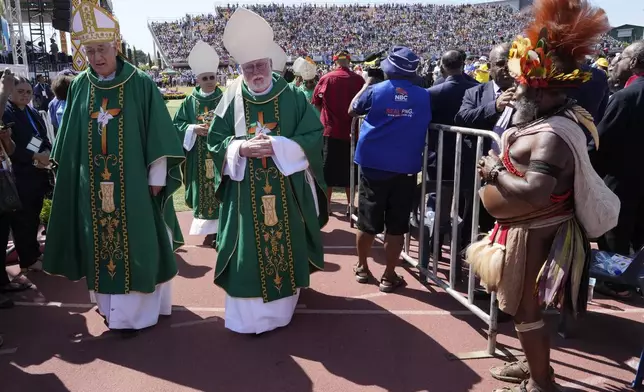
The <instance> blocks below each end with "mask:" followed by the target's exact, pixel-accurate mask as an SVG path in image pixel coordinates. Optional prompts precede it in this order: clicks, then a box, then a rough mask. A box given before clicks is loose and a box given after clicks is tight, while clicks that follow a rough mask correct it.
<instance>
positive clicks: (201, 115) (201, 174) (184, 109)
mask: <svg viewBox="0 0 644 392" xmlns="http://www.w3.org/2000/svg"><path fill="white" fill-rule="evenodd" d="M188 64H190V68H191V69H192V71H193V72H194V73H195V75H196V79H197V84H198V87H196V88H195V89H194V90H193V91H192V94H190V96H188V97H187V98H186V99H185V100H184V101H183V103H182V104H181V107H179V110H178V111H177V113H176V114H175V116H174V124H175V125H176V126H177V129H178V130H179V136H180V138H181V140H183V148H184V149H185V151H186V164H185V166H184V170H183V181H184V184H185V188H186V205H187V206H188V207H190V208H192V211H193V216H194V219H193V220H192V225H191V227H190V235H205V236H206V238H205V240H204V245H214V240H215V238H216V235H217V228H218V219H217V218H218V217H219V201H218V200H217V199H216V198H215V171H214V159H213V155H212V153H211V152H210V151H209V150H208V145H207V142H206V135H207V134H208V129H209V128H210V123H211V122H212V120H213V118H214V112H215V108H216V107H217V104H218V103H219V100H220V99H221V94H222V92H221V90H220V89H219V87H217V70H218V68H219V56H218V55H217V52H216V51H215V49H214V48H212V47H211V46H210V45H208V44H207V43H205V42H203V41H198V42H197V44H196V45H195V46H194V48H193V49H192V51H191V52H190V55H189V56H188Z"/></svg>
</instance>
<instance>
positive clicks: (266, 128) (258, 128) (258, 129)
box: [248, 112, 277, 169]
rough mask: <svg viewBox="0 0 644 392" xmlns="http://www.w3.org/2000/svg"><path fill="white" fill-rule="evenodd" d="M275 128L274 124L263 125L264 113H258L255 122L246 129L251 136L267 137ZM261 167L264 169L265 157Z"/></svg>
mask: <svg viewBox="0 0 644 392" xmlns="http://www.w3.org/2000/svg"><path fill="white" fill-rule="evenodd" d="M276 127H277V123H276V122H272V123H264V112H259V113H257V122H255V123H254V124H252V126H251V127H250V128H249V129H248V133H249V134H251V135H257V134H259V133H262V134H264V135H267V134H269V133H270V132H271V131H272V130H273V129H275V128H276ZM262 167H263V168H264V169H266V157H264V158H262Z"/></svg>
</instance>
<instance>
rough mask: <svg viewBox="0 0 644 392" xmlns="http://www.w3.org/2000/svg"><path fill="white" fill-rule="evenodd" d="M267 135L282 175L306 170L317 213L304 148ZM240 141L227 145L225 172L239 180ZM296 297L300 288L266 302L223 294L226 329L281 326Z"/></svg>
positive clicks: (243, 161)
mask: <svg viewBox="0 0 644 392" xmlns="http://www.w3.org/2000/svg"><path fill="white" fill-rule="evenodd" d="M270 138H271V140H272V144H273V151H274V153H275V154H274V155H273V157H272V159H273V161H274V162H275V166H277V168H278V169H279V171H280V172H281V173H282V174H283V175H284V176H290V175H291V174H293V173H297V172H301V171H304V170H306V181H307V182H308V184H309V186H310V188H311V193H312V194H313V199H314V202H315V210H316V212H317V213H318V215H319V214H320V211H319V207H318V198H317V193H316V192H315V181H314V180H313V176H312V175H311V172H310V170H309V161H308V159H306V155H305V154H304V151H302V148H301V147H300V146H299V145H298V144H297V143H296V142H294V141H292V140H291V139H288V138H286V137H283V136H271V137H270ZM242 143H243V141H242V140H235V141H233V142H231V143H230V145H228V149H227V150H226V163H225V167H224V175H227V176H228V177H230V179H231V180H233V181H241V180H242V179H243V178H244V174H245V172H246V158H243V157H241V156H240V155H239V148H240V147H241V145H242ZM299 297H300V291H299V289H298V290H297V291H296V293H295V295H292V296H290V297H286V298H282V299H278V300H277V301H272V302H267V303H264V300H263V299H262V298H261V297H258V298H236V297H231V296H230V295H226V313H225V319H226V328H228V329H230V330H232V331H235V332H238V333H254V334H260V333H263V332H268V331H272V330H274V329H276V328H280V327H284V326H286V325H288V324H289V323H290V322H291V319H292V318H293V313H294V312H295V307H296V306H297V300H298V298H299Z"/></svg>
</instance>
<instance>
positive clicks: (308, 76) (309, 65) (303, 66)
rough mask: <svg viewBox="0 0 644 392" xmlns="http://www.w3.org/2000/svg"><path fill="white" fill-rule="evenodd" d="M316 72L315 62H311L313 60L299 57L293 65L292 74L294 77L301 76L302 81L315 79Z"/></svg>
mask: <svg viewBox="0 0 644 392" xmlns="http://www.w3.org/2000/svg"><path fill="white" fill-rule="evenodd" d="M317 71H318V67H317V65H315V62H313V60H311V59H310V58H302V57H299V58H298V59H297V60H295V62H294V63H293V72H294V73H295V74H296V75H299V76H301V77H302V79H304V80H312V79H315V75H317Z"/></svg>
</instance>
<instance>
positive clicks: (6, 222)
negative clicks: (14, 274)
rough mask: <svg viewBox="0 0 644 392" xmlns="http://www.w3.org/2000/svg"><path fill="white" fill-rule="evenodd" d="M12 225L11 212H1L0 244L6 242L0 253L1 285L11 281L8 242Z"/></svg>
mask: <svg viewBox="0 0 644 392" xmlns="http://www.w3.org/2000/svg"><path fill="white" fill-rule="evenodd" d="M10 227H11V217H10V216H9V214H0V245H2V244H4V249H5V250H4V251H3V252H2V254H0V267H1V268H0V287H4V286H6V285H8V284H9V283H10V281H9V276H7V272H6V265H7V251H6V249H7V242H8V241H9V229H10Z"/></svg>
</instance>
